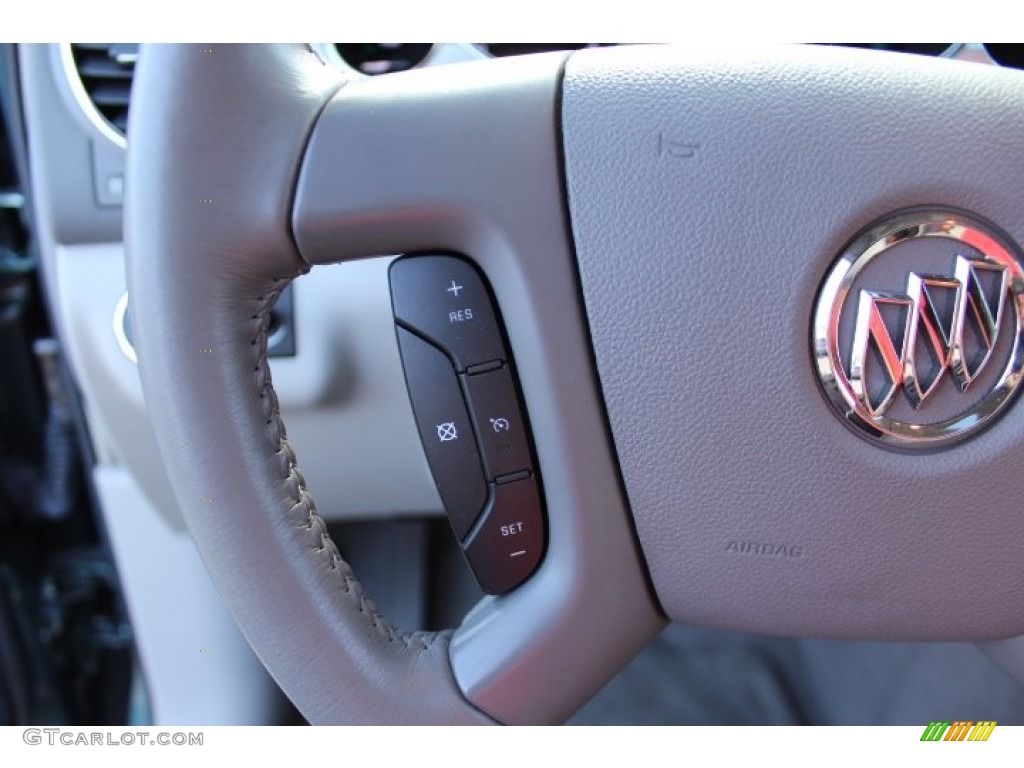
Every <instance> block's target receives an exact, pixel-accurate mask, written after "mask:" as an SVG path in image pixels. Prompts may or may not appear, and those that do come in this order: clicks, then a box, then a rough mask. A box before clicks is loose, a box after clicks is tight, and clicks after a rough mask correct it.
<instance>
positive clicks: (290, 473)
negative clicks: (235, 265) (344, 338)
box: [250, 278, 451, 651]
mask: <svg viewBox="0 0 1024 768" xmlns="http://www.w3.org/2000/svg"><path fill="white" fill-rule="evenodd" d="M290 282H291V280H290V279H284V278H274V280H273V289H272V290H270V291H268V292H266V293H264V294H263V295H261V296H258V297H257V299H256V300H257V301H258V302H259V305H258V308H257V310H256V312H255V314H253V315H252V319H253V320H255V321H256V335H255V336H254V337H253V340H252V342H251V345H250V346H251V347H252V348H253V350H254V352H255V355H256V358H255V367H254V369H253V372H254V373H255V374H256V377H255V379H256V390H257V392H258V393H259V398H260V400H261V401H262V408H263V413H264V416H266V419H267V426H268V427H269V430H268V434H269V437H270V439H271V443H272V445H273V447H274V451H275V453H276V454H277V456H279V457H280V458H281V462H282V470H283V471H284V473H285V474H284V478H283V482H284V483H285V485H290V486H291V488H292V492H293V495H294V502H295V503H294V504H293V505H292V506H291V507H289V508H288V510H287V512H288V514H289V515H291V516H297V517H299V518H301V517H302V512H303V511H304V512H305V522H306V525H305V526H304V527H305V530H306V531H312V530H313V529H314V528H315V529H316V532H317V534H318V536H317V540H318V541H319V546H317V545H310V546H309V548H310V549H311V550H312V551H313V553H314V554H316V555H318V556H321V557H323V556H324V553H326V555H327V556H328V557H329V558H330V566H329V568H328V570H329V571H332V572H335V573H337V574H338V575H339V577H340V579H341V584H340V586H341V591H342V592H343V593H344V594H346V595H352V596H354V597H355V598H356V600H357V601H358V610H359V612H360V613H364V614H366V615H367V616H368V617H369V619H370V622H371V624H372V626H373V628H374V629H375V630H377V632H379V633H380V634H381V635H382V636H383V637H385V638H387V641H388V642H389V643H393V642H395V641H396V640H398V641H400V642H402V643H403V644H404V645H405V646H406V647H407V648H412V647H413V646H414V645H418V648H417V649H416V650H419V651H429V650H430V649H431V648H432V646H434V645H436V644H437V643H439V642H445V641H447V639H448V637H449V636H450V634H451V633H450V632H421V631H417V632H407V631H405V630H403V629H401V628H399V627H397V626H395V624H393V623H392V622H391V621H390V620H389V619H388V618H387V617H386V616H385V615H384V614H383V613H381V612H380V611H379V610H378V609H377V606H376V604H375V603H374V602H373V600H371V599H370V598H369V597H367V596H366V592H365V591H364V589H363V586H362V584H360V583H359V580H358V579H357V578H356V577H355V574H354V573H353V571H352V568H351V566H349V564H348V563H347V562H345V560H344V558H342V556H341V554H340V553H339V552H338V548H337V546H336V545H335V543H334V541H333V540H332V539H331V536H330V534H329V533H328V532H327V524H326V523H325V522H324V519H323V518H322V517H321V516H320V515H319V514H318V513H317V511H316V502H315V501H314V500H313V496H312V495H311V494H310V493H309V491H308V490H307V489H306V480H305V478H304V477H303V476H302V472H301V471H300V470H299V468H298V464H297V462H296V458H295V452H294V450H293V449H292V447H291V444H290V443H289V442H288V440H287V437H286V433H285V425H284V420H283V419H282V418H281V411H280V407H279V404H278V400H277V393H276V392H275V391H274V386H273V384H272V383H271V375H270V365H269V362H268V358H267V328H268V326H269V322H270V309H271V307H273V305H274V302H275V301H277V297H278V296H279V295H280V294H281V291H282V290H284V288H285V287H286V286H287V285H288V283H290Z"/></svg>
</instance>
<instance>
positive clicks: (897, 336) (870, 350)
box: [813, 211, 1024, 448]
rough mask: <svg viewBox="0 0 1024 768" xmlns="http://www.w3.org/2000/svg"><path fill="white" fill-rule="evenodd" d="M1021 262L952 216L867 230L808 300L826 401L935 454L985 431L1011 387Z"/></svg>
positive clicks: (888, 438)
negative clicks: (811, 301)
mask: <svg viewBox="0 0 1024 768" xmlns="http://www.w3.org/2000/svg"><path fill="white" fill-rule="evenodd" d="M1021 264H1022V260H1021V256H1020V252H1019V250H1018V249H1017V247H1016V246H1015V245H1014V244H1013V243H1012V241H1011V240H1010V239H1009V238H1008V237H1007V236H1006V235H1003V234H1001V233H999V232H998V231H997V230H996V229H995V228H994V227H993V226H991V225H985V224H982V223H980V222H979V221H977V220H975V219H973V218H971V217H968V216H966V215H964V214H961V213H955V212H951V211H912V212H908V213H904V214H900V215H897V216H893V217H891V218H889V219H886V220H885V221H883V222H881V223H879V224H876V225H875V226H873V227H871V228H870V229H868V230H866V231H865V232H864V233H863V234H862V235H861V236H859V237H858V238H856V239H855V240H854V241H853V242H852V243H851V244H850V246H849V247H848V248H847V249H846V250H845V251H844V253H843V255H842V257H841V258H840V259H839V261H838V262H837V264H836V265H835V266H834V267H833V269H832V271H831V273H830V274H829V276H828V278H827V279H826V281H825V283H824V285H823V286H822V290H821V293H820V295H819V297H818V306H817V310H816V313H815V320H814V339H813V343H814V355H815V359H816V363H817V367H818V374H819V376H820V377H821V380H822V384H823V385H824V387H825V391H826V393H827V394H828V395H829V398H830V400H831V401H832V403H833V405H835V406H836V407H837V408H838V409H839V410H840V412H841V413H842V414H843V416H844V417H846V418H847V419H848V420H849V422H850V423H851V424H852V425H854V426H856V427H858V428H859V429H860V430H861V431H862V433H863V434H865V435H867V436H869V437H872V438H874V439H876V440H879V441H880V442H882V443H884V444H886V445H889V446H892V447H903V448H921V447H937V446H940V445H943V444H946V443H949V442H952V441H955V440H958V439H961V438H963V437H966V436H967V435H968V434H970V433H972V432H974V431H976V430H978V429H979V428H981V427H982V426H983V425H984V424H986V423H988V422H989V421H990V420H991V418H992V417H993V416H994V415H995V414H996V413H997V412H998V411H1000V410H1001V409H1002V408H1003V406H1004V405H1005V404H1006V403H1007V402H1008V400H1009V398H1010V396H1011V395H1012V394H1013V392H1014V391H1015V390H1016V388H1017V386H1018V384H1019V383H1020V381H1021V369H1022V363H1024V359H1022V355H1024V346H1022V344H1021V341H1022V334H1024V323H1022V318H1024V272H1022V267H1021Z"/></svg>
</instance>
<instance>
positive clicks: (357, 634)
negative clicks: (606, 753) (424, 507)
mask: <svg viewBox="0 0 1024 768" xmlns="http://www.w3.org/2000/svg"><path fill="white" fill-rule="evenodd" d="M136 78H137V79H136V86H135V91H134V95H133V102H132V112H131V125H130V129H129V131H130V140H129V157H128V176H127V204H126V241H127V247H128V258H129V261H128V263H129V285H130V291H131V296H132V311H133V325H134V334H135V342H136V346H137V350H138V357H139V368H140V373H141V376H142V382H143V386H144V390H145V395H146V401H147V406H148V411H149V414H150V417H151V419H152V421H153V424H154V427H155V432H156V435H157V436H158V441H159V444H160V448H161V452H162V455H163V458H164V461H165V463H166V467H167V471H168V474H169V477H170V480H171V483H172V486H173V488H174V490H175V494H176V496H177V499H178V502H179V504H180V507H181V510H182V512H183V514H184V516H185V518H186V521H187V523H188V526H189V529H190V531H191V533H192V536H193V537H194V539H195V542H196V545H197V546H198V548H199V551H200V553H201V555H202V557H203V559H204V561H205V563H206V565H207V567H208V568H209V570H210V572H211V574H212V576H213V579H214V581H215V583H216V584H217V586H218V588H219V590H220V591H221V593H222V594H223V596H224V599H225V601H226V602H227V604H228V606H229V607H230V609H231V610H232V612H233V614H234V615H235V618H236V619H237V621H238V624H239V625H240V627H241V628H242V630H243V632H244V634H245V635H246V637H247V639H248V640H249V642H250V643H251V644H252V646H253V648H254V649H255V651H256V653H257V654H258V655H259V657H260V658H261V660H262V661H263V663H264V664H265V665H266V667H267V668H268V670H269V671H270V672H271V674H272V675H273V676H274V678H275V679H276V680H277V681H278V683H279V684H280V685H281V687H282V688H283V690H284V691H285V693H286V694H287V695H288V696H289V697H290V698H291V699H292V701H293V702H294V703H295V704H296V706H297V707H298V708H299V710H300V711H301V712H302V713H303V714H304V715H305V716H306V717H307V718H308V719H309V720H310V721H311V722H315V723H397V722H402V723H463V724H467V723H492V722H500V723H554V722H560V721H562V720H564V719H565V718H567V717H568V716H569V715H570V714H571V713H572V712H574V711H575V710H576V709H577V708H578V707H579V706H580V705H581V704H582V703H584V702H585V701H586V700H587V699H588V698H589V697H590V696H591V695H593V694H594V693H595V692H596V691H597V690H598V689H599V688H600V687H602V686H603V684H604V683H605V682H606V681H607V680H609V679H610V678H611V676H612V675H614V674H615V672H617V671H618V670H619V669H621V668H622V667H623V666H624V665H625V664H626V663H627V662H628V661H629V659H630V658H631V657H632V656H633V655H635V654H636V653H637V652H638V651H639V650H640V649H641V648H642V647H643V646H644V645H645V644H646V643H647V642H648V641H649V640H650V639H651V638H652V637H653V636H654V635H655V634H656V633H658V632H659V631H660V629H661V628H662V627H663V626H664V625H665V623H666V621H667V620H679V621H686V622H689V623H694V624H702V625H712V626H719V627H725V628H734V629H740V630H746V631H754V632H762V633H771V634H785V635H800V636H819V637H843V638H851V639H875V640H886V639H892V640H896V639H898V640H954V639H955V640H973V641H983V640H994V639H998V638H1008V637H1012V636H1016V635H1020V634H1024V584H1022V579H1024V577H1022V576H1021V573H1022V570H1021V568H1020V563H1021V561H1022V560H1024V515H1022V514H1021V508H1020V502H1019V497H1018V495H1017V487H1018V484H1019V480H1018V478H1019V477H1020V476H1021V473H1022V471H1024V419H1022V418H1021V414H1020V409H1019V407H1017V408H1014V406H1013V401H1014V397H1013V395H1014V394H1015V392H1016V389H1017V386H1018V384H1019V383H1020V379H1021V373H1020V368H1021V355H1022V353H1021V348H1022V346H1021V344H1020V341H1021V334H1022V329H1024V324H1022V318H1024V299H1022V295H1024V284H1022V279H1021V268H1020V264H1021V261H1020V255H1019V248H1018V247H1017V245H1016V243H1018V242H1022V241H1024V219H1022V218H1021V217H1020V215H1019V200H1020V198H1021V180H1022V179H1024V133H1022V132H1021V131H1020V130H1019V126H1020V125H1021V122H1022V117H1024V100H1022V99H1021V96H1020V94H1021V93H1022V92H1024V91H1022V86H1024V79H1022V76H1021V75H1020V74H1018V73H1015V72H1012V71H1008V70H1001V69H998V68H994V67H984V66H980V65H972V64H965V63H962V62H950V61H945V60H933V59H926V58H924V57H912V56H904V55H897V54H884V53H877V52H867V51H857V50H843V49H820V48H815V47H782V48H766V49H764V50H755V51H750V50H747V51H744V52H743V53H732V52H707V51H701V52H687V51H681V50H675V49H671V48H662V47H625V48H619V49H604V50H594V51H589V50H588V51H582V52H578V53H574V54H571V55H565V54H545V55H540V56H528V57H520V58H509V59H505V60H497V61H489V62H481V63H477V64H469V65H457V66H448V67H439V68H436V69H431V70H424V71H411V72H407V73H401V74H398V75H393V76H388V77H383V78H377V79H366V80H357V81H351V82H347V81H345V80H344V78H343V77H342V76H341V75H340V74H339V73H338V72H337V71H336V70H335V69H332V68H329V67H327V66H325V65H324V64H323V62H321V61H320V60H319V59H318V58H317V56H316V55H315V54H314V53H313V51H312V50H311V49H309V48H308V47H304V46H277V45H274V46H248V45H246V46H235V45H228V46H215V47H213V48H209V47H203V46H198V45H188V46H148V47H146V48H145V49H144V50H143V52H142V55H141V57H140V64H139V68H138V73H137V75H136ZM972 233H973V234H972ZM975 235H976V236H975ZM972 238H973V239H972ZM424 251H431V252H449V253H457V254H461V255H463V256H464V257H466V258H468V259H470V260H471V261H472V262H474V263H475V264H476V265H477V267H478V268H479V269H480V271H481V272H482V273H483V274H484V275H485V276H486V278H487V279H488V281H489V283H490V285H491V286H492V289H493V293H494V298H495V301H496V304H497V307H498V308H499V310H500V314H501V316H502V317H503V319H504V325H505V329H506V332H507V338H508V343H509V345H510V347H511V351H512V353H513V355H514V358H515V360H516V364H517V368H518V374H519V384H520V387H521V392H522V398H523V401H524V403H525V406H526V408H527V410H528V413H529V417H530V420H531V422H532V425H533V435H534V443H535V448H536V458H537V462H538V464H539V469H540V472H541V476H542V477H543V483H544V498H545V502H546V508H547V548H546V552H545V553H544V557H543V561H542V562H541V564H540V566H539V568H538V569H537V571H536V572H535V573H534V574H533V575H532V576H531V577H530V578H529V579H528V580H527V581H525V583H523V584H522V585H520V586H519V587H518V588H516V589H515V590H513V591H512V592H511V593H509V594H507V595H505V596H502V597H497V598H494V597H491V598H486V599H485V600H483V601H482V602H481V603H480V604H479V605H477V606H476V607H475V608H474V609H473V610H472V611H471V612H470V613H469V615H468V616H466V617H465V619H464V621H463V623H462V624H461V626H459V627H458V628H457V629H455V630H454V631H449V632H442V633H424V632H406V631H403V630H402V629H399V628H397V627H395V626H393V625H392V624H391V623H390V622H389V621H388V620H387V619H386V618H385V617H384V616H382V615H381V614H380V613H379V612H378V611H377V609H376V608H375V606H374V604H373V602H372V601H371V600H370V599H369V598H368V597H367V596H366V594H365V593H364V591H363V589H362V587H361V586H360V584H359V582H358V581H357V580H356V578H355V576H354V575H353V573H352V571H351V570H350V568H349V567H348V565H347V564H346V563H345V562H344V561H343V560H342V558H341V557H340V555H339V553H338V549H337V548H336V546H335V544H334V542H333V541H332V540H331V538H330V536H329V535H328V532H327V528H326V525H325V524H324V522H323V520H322V519H321V517H320V516H319V515H318V513H317V509H316V505H315V502H314V500H313V496H312V494H311V492H310V491H309V490H307V488H306V485H305V482H304V480H303V476H302V474H301V471H300V469H299V465H298V462H297V458H296V456H295V454H294V452H293V450H292V449H291V447H290V446H289V443H288V441H287V439H286V433H285V425H284V423H283V422H282V419H281V416H280V414H279V411H278V406H277V400H276V397H275V394H274V388H273V386H272V382H271V376H270V372H269V368H268V365H267V357H266V341H267V326H268V311H269V308H270V307H271V305H272V304H273V302H274V300H275V298H276V296H277V295H278V293H279V292H280V291H281V290H282V289H283V288H284V287H285V286H286V285H287V284H288V283H289V281H291V280H292V279H294V278H295V277H296V276H298V275H301V274H303V273H305V272H307V271H309V270H310V269H311V268H312V267H315V266H317V265H321V264H329V263H335V262H340V261H344V260H349V259H358V258H364V257H369V256H374V255H380V254H396V253H418V252H424ZM311 279H315V275H314V277H313V278H311ZM858 301H859V304H858ZM894 318H895V319H894ZM858 350H859V352H858ZM396 354H397V352H396ZM915 387H916V389H915ZM914 393H916V394H917V398H916V399H917V402H914V401H913V400H914V398H913V397H912V395H913V394H914ZM356 437H357V436H353V435H345V434H339V435H338V436H337V439H338V440H339V441H345V440H352V439H355V438H356ZM314 490H315V489H314ZM204 500H208V501H204Z"/></svg>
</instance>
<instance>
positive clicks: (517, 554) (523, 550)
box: [509, 549, 526, 557]
mask: <svg viewBox="0 0 1024 768" xmlns="http://www.w3.org/2000/svg"><path fill="white" fill-rule="evenodd" d="M525 554H526V550H525V549H520V550H519V551H518V552H513V553H512V554H511V555H509V557H519V556H520V555H525Z"/></svg>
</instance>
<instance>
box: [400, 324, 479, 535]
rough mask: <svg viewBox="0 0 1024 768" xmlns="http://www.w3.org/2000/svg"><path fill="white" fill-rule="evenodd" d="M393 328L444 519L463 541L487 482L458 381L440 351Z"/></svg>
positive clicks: (404, 331) (476, 515) (403, 330)
mask: <svg viewBox="0 0 1024 768" xmlns="http://www.w3.org/2000/svg"><path fill="white" fill-rule="evenodd" d="M397 330H398V346H399V349H400V350H401V353H402V364H403V365H404V367H405V382H406V384H407V385H408V387H409V397H410V398H411V400H412V409H413V413H414V414H415V416H416V426H417V427H418V428H419V432H420V440H422V441H423V449H424V451H426V454H427V462H428V463H429V464H430V471H431V472H432V473H433V475H434V483H435V484H436V485H437V491H438V493H439V494H440V495H441V501H442V503H444V508H445V511H446V512H447V513H448V519H449V520H450V521H451V524H452V528H453V529H454V531H455V535H456V536H458V537H459V539H460V540H461V539H462V538H463V537H464V536H465V535H466V534H467V533H469V529H470V528H472V527H473V523H474V522H476V519H477V517H479V515H480V510H481V509H483V507H484V504H485V503H486V501H487V483H486V482H485V480H484V476H483V470H482V469H481V467H480V454H479V452H478V451H477V448H476V440H475V438H474V437H473V428H472V427H471V426H470V423H469V414H467V413H466V404H465V402H464V401H463V399H462V389H461V388H460V387H459V379H458V377H457V376H456V375H455V370H454V369H453V368H452V364H451V362H450V361H449V360H448V358H447V357H445V356H444V354H443V353H442V352H441V351H440V350H438V349H435V348H434V347H432V346H431V345H430V344H428V343H427V342H425V341H423V339H420V338H418V337H416V336H414V335H413V334H411V333H409V332H408V331H407V330H405V329H404V328H399V329H397Z"/></svg>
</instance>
